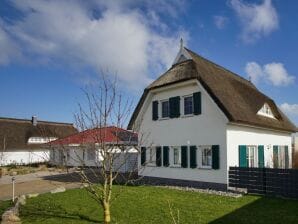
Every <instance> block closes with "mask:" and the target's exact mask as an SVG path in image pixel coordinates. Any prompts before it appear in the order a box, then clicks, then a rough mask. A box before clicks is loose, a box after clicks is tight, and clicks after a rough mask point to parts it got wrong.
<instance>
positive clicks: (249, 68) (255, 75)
mask: <svg viewBox="0 0 298 224" xmlns="http://www.w3.org/2000/svg"><path fill="white" fill-rule="evenodd" d="M245 72H246V74H247V75H248V77H249V78H250V79H251V81H252V82H253V83H258V82H259V80H260V79H261V78H262V76H263V70H262V68H261V66H260V65H259V64H258V63H256V62H248V63H247V64H246V66H245Z"/></svg>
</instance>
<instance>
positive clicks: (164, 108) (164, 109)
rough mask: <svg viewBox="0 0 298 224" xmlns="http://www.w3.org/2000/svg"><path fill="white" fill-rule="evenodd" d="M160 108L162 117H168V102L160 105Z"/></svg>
mask: <svg viewBox="0 0 298 224" xmlns="http://www.w3.org/2000/svg"><path fill="white" fill-rule="evenodd" d="M161 106H162V117H169V101H164V102H162V103H161Z"/></svg>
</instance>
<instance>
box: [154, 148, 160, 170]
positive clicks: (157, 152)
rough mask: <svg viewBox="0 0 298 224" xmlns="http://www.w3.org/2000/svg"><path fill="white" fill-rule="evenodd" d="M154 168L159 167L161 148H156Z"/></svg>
mask: <svg viewBox="0 0 298 224" xmlns="http://www.w3.org/2000/svg"><path fill="white" fill-rule="evenodd" d="M155 161H156V166H161V147H160V146H157V147H156V160H155Z"/></svg>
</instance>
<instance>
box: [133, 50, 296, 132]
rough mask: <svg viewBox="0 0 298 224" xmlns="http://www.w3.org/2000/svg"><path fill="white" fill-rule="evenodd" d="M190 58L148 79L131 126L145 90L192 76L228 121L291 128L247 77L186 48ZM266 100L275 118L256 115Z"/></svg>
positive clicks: (292, 127) (290, 124)
mask: <svg viewBox="0 0 298 224" xmlns="http://www.w3.org/2000/svg"><path fill="white" fill-rule="evenodd" d="M185 50H186V51H187V53H188V54H189V55H190V56H191V58H192V59H189V60H186V61H183V62H180V63H177V64H174V65H173V66H172V68H170V69H169V70H168V71H167V72H165V73H164V74H163V75H161V76H160V77H159V78H158V79H157V80H155V81H154V82H153V83H151V84H150V85H149V86H148V87H147V88H146V89H145V90H144V93H143V95H142V97H141V99H140V101H139V103H138V105H137V107H136V109H135V111H134V113H133V115H132V117H131V120H130V122H129V125H128V128H129V129H131V128H132V126H133V123H134V121H135V119H136V118H137V115H138V113H139V111H140V109H141V107H142V105H143V103H144V101H145V99H146V96H147V94H148V92H149V91H150V90H152V89H155V88H160V87H163V86H166V85H171V84H174V83H178V82H183V81H186V80H191V79H196V80H198V81H199V82H200V83H201V84H202V86H203V87H204V88H205V89H206V91H207V92H208V94H209V95H210V96H211V97H212V99H213V100H214V101H215V103H216V104H217V105H218V107H219V108H220V109H221V110H222V111H223V112H224V114H225V115H226V117H227V118H228V119H229V121H230V122H234V123H239V124H247V125H253V126H258V127H263V128H270V129H275V130H281V131H288V132H295V131H297V128H296V126H295V125H294V124H293V123H291V121H290V120H289V119H288V118H287V117H286V115H284V114H283V113H282V112H281V111H280V109H279V108H278V107H277V106H276V104H275V103H274V101H273V100H272V99H270V98H269V97H268V96H266V95H264V94H263V93H261V92H260V91H259V90H258V89H257V88H256V87H255V86H254V85H253V84H252V83H251V82H250V81H248V80H246V79H244V78H242V77H241V76H239V75H237V74H235V73H233V72H231V71H229V70H227V69H225V68H223V67H221V66H219V65H217V64H215V63H213V62H211V61H209V60H207V59H205V58H203V57H201V56H199V55H197V54H196V53H194V52H192V51H191V50H189V49H186V48H185ZM265 103H267V104H268V105H269V106H270V108H271V110H272V112H273V114H274V116H275V117H276V118H277V119H272V118H267V117H264V116H260V115H257V112H258V111H259V110H260V109H261V107H262V106H263V105H264V104H265Z"/></svg>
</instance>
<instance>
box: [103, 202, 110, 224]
mask: <svg viewBox="0 0 298 224" xmlns="http://www.w3.org/2000/svg"><path fill="white" fill-rule="evenodd" d="M103 218H104V224H109V223H110V222H111V213H110V204H109V203H107V202H104V204H103Z"/></svg>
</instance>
